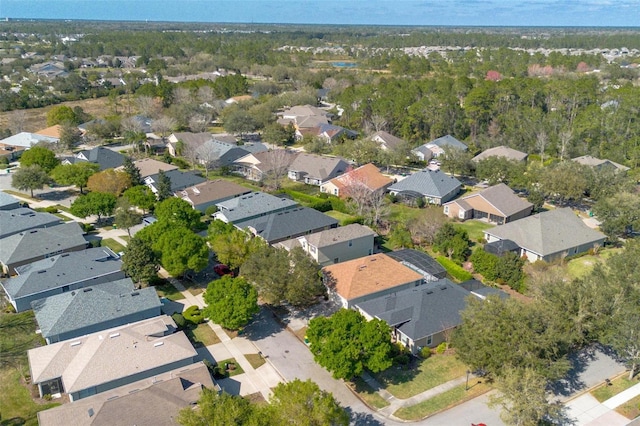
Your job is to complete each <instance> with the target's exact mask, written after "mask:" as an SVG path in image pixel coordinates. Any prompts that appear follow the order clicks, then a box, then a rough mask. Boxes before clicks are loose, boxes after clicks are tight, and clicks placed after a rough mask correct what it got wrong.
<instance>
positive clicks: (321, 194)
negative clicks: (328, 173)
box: [318, 192, 329, 200]
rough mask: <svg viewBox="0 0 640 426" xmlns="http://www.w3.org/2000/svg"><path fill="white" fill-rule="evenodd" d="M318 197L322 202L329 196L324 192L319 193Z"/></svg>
mask: <svg viewBox="0 0 640 426" xmlns="http://www.w3.org/2000/svg"><path fill="white" fill-rule="evenodd" d="M318 197H320V198H322V199H323V200H326V199H328V198H329V194H327V193H326V192H321V193H320V194H318Z"/></svg>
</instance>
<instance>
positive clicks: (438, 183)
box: [389, 169, 462, 198]
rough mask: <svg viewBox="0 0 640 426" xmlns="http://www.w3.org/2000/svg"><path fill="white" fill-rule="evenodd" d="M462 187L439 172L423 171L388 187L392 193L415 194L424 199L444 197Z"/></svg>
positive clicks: (457, 181) (453, 179) (456, 181)
mask: <svg viewBox="0 0 640 426" xmlns="http://www.w3.org/2000/svg"><path fill="white" fill-rule="evenodd" d="M461 186H462V184H461V183H460V181H459V180H458V179H456V178H455V177H453V176H447V175H446V174H445V173H443V172H442V171H440V170H436V171H433V170H429V169H423V170H420V171H418V172H415V173H414V174H412V175H410V176H408V177H406V178H404V179H402V180H401V181H399V182H397V183H394V184H393V185H391V186H390V187H389V191H393V192H399V193H400V192H405V191H410V192H416V193H418V194H422V195H424V196H425V197H438V198H441V197H444V196H445V195H447V194H449V193H451V192H452V191H454V192H455V191H456V189H459V188H460V187H461Z"/></svg>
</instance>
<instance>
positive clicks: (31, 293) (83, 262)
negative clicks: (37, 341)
mask: <svg viewBox="0 0 640 426" xmlns="http://www.w3.org/2000/svg"><path fill="white" fill-rule="evenodd" d="M121 268H122V261H121V260H120V258H119V257H118V255H116V254H115V253H114V252H112V251H111V250H109V249H108V248H104V247H96V248H90V249H87V250H84V251H77V252H73V253H65V254H59V255H57V256H53V257H49V258H47V259H43V260H39V261H37V262H33V263H29V264H27V265H24V266H20V267H18V268H16V273H17V274H18V275H17V276H16V277H13V278H10V279H8V280H6V281H4V282H0V286H2V288H3V289H4V292H5V293H6V294H7V297H8V299H9V303H11V304H12V305H13V307H14V308H15V309H16V311H17V312H22V311H26V310H29V309H31V302H33V301H34V300H38V299H42V298H45V297H50V296H53V295H56V294H60V293H65V292H68V291H72V290H78V289H82V288H84V287H87V286H92V285H96V284H101V283H105V282H109V281H115V280H119V279H122V278H125V274H124V272H122V270H121Z"/></svg>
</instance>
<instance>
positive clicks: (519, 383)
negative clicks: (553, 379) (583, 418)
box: [489, 366, 563, 426]
mask: <svg viewBox="0 0 640 426" xmlns="http://www.w3.org/2000/svg"><path fill="white" fill-rule="evenodd" d="M496 385H497V388H498V389H499V390H500V393H499V394H494V395H491V396H490V398H489V406H490V407H495V406H501V407H502V413H501V414H500V417H501V418H502V420H503V421H504V422H505V423H506V424H508V425H515V426H537V425H539V424H541V423H542V422H545V424H546V422H549V423H550V424H561V423H560V422H559V421H560V420H562V418H563V417H562V409H563V408H562V404H560V403H550V402H549V401H548V400H547V395H546V386H547V379H546V378H545V377H543V376H541V375H540V374H539V373H537V372H536V371H535V370H534V369H531V368H514V367H509V366H508V367H506V368H505V371H504V373H503V375H502V376H500V377H499V378H498V380H497V383H496ZM556 421H558V422H557V423H556Z"/></svg>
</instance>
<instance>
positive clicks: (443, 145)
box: [414, 135, 469, 161]
mask: <svg viewBox="0 0 640 426" xmlns="http://www.w3.org/2000/svg"><path fill="white" fill-rule="evenodd" d="M422 146H423V147H424V148H425V149H428V150H429V151H431V154H432V157H435V158H438V157H440V156H441V155H444V153H445V150H446V149H458V150H461V151H466V150H468V149H469V147H468V146H467V145H465V144H464V143H462V142H460V141H459V140H458V139H456V138H454V137H453V136H451V135H446V136H442V137H440V138H438V139H434V140H432V141H431V142H428V143H426V144H424V145H422ZM418 148H421V147H418ZM418 148H416V149H415V150H414V154H415V155H416V156H417V157H418V158H420V159H421V160H423V161H426V157H427V155H425V149H418Z"/></svg>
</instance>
